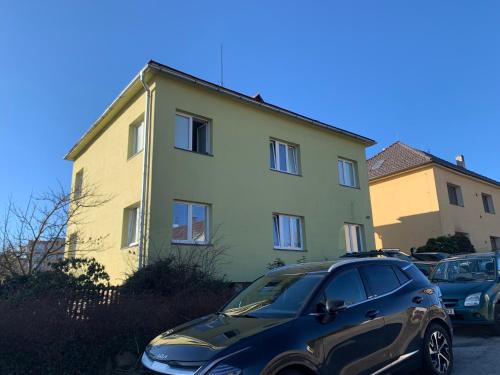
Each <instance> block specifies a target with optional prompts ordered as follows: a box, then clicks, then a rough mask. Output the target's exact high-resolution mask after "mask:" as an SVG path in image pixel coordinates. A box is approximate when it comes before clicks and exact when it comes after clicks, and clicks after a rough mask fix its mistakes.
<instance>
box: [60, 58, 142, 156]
mask: <svg viewBox="0 0 500 375" xmlns="http://www.w3.org/2000/svg"><path fill="white" fill-rule="evenodd" d="M148 68H149V63H148V64H146V65H145V66H144V67H143V68H142V69H141V70H140V71H139V73H137V74H136V75H135V76H134V78H132V80H131V81H130V82H129V83H128V84H127V86H125V88H124V89H123V90H122V91H121V92H120V94H118V96H117V97H116V98H115V99H114V100H113V102H112V103H111V104H110V105H108V106H107V107H106V109H105V110H104V112H103V113H102V114H101V115H100V116H99V117H98V119H97V120H96V121H94V123H93V124H92V125H91V126H90V128H89V129H88V130H87V131H86V132H85V133H84V134H83V135H82V136H81V137H80V139H79V140H78V141H77V142H76V143H75V144H74V145H73V147H71V149H70V150H69V151H68V152H67V154H66V155H65V156H64V159H65V160H75V158H76V156H77V155H78V154H79V152H80V151H81V150H82V149H83V148H84V147H85V146H86V145H87V144H88V143H90V141H91V140H92V139H93V136H92V133H93V132H97V131H98V130H99V129H98V127H99V124H101V122H102V121H103V120H104V119H105V118H106V116H108V114H109V113H110V112H111V111H113V110H114V109H115V108H117V107H118V106H119V105H120V104H121V102H122V101H124V98H125V97H126V94H127V93H128V92H129V91H130V89H131V88H132V87H133V86H134V84H136V83H137V82H139V79H140V76H141V73H144V72H146V70H147V69H148Z"/></svg>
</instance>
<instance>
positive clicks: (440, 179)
mask: <svg viewBox="0 0 500 375" xmlns="http://www.w3.org/2000/svg"><path fill="white" fill-rule="evenodd" d="M434 170H435V176H436V187H437V191H438V196H439V207H440V209H441V213H442V215H441V225H442V228H443V234H454V233H455V232H465V233H468V234H469V238H470V240H471V242H472V244H473V245H474V247H475V248H476V250H477V251H490V250H491V243H490V236H493V237H500V211H498V210H499V209H500V188H499V187H496V186H494V185H490V184H488V183H485V182H483V181H481V180H477V179H474V178H471V177H468V176H464V175H463V174H460V173H457V172H453V171H451V170H449V169H446V168H443V167H439V166H436V167H435V168H434ZM447 183H451V184H454V185H458V186H460V187H461V190H462V196H463V200H464V207H459V206H454V205H451V204H450V203H449V198H448V189H447ZM481 193H486V194H489V195H491V196H492V197H493V202H494V205H495V209H496V214H489V213H486V212H485V211H484V207H483V201H482V197H481Z"/></svg>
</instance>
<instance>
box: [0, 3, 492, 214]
mask: <svg viewBox="0 0 500 375" xmlns="http://www.w3.org/2000/svg"><path fill="white" fill-rule="evenodd" d="M221 42H222V43H223V44H224V50H225V54H224V64H225V79H224V80H225V85H226V86H227V87H230V88H232V89H235V90H238V91H242V92H244V93H247V94H254V93H256V92H260V93H261V94H262V95H263V97H264V99H265V100H266V101H268V102H271V103H274V104H277V105H280V106H283V107H285V108H288V109H291V110H293V111H296V112H299V113H302V114H305V115H308V116H311V117H313V118H317V119H319V120H322V121H325V122H328V123H331V124H334V125H336V126H339V127H341V128H345V129H348V130H351V131H354V132H357V133H360V134H363V135H366V136H368V137H371V138H374V139H375V140H377V141H378V144H377V145H376V146H374V147H371V148H370V149H369V150H368V155H372V154H374V153H375V152H378V151H379V150H380V149H381V148H382V147H384V146H387V145H388V144H390V143H392V142H394V141H396V140H402V141H404V142H406V143H409V144H411V145H413V146H415V147H418V148H421V149H423V150H426V151H431V152H433V153H435V154H437V155H438V156H441V157H443V158H446V159H449V160H453V158H454V156H455V155H456V154H458V153H463V154H465V156H466V161H467V165H468V167H469V168H471V169H473V170H475V171H477V172H479V173H482V174H485V175H488V176H490V177H492V178H495V179H498V180H500V167H499V164H500V152H499V147H498V145H499V141H500V2H498V1H480V2H478V1H467V2H466V1H401V0H395V1H343V2H340V1H329V2H326V1H324V2H319V1H314V2H313V1H304V2H302V3H299V2H297V1H290V0H288V1H247V2H242V1H224V2H222V1H215V0H213V1H203V2H202V1H159V0H158V1H132V0H130V1H123V0H106V1H102V0H95V1H90V0H88V1H63V0H61V1H51V0H44V1H29V2H28V1H18V0H0V116H1V117H0V145H1V152H2V157H1V158H0V176H1V178H0V181H1V183H0V206H2V205H3V202H5V201H6V200H7V198H8V196H9V195H11V194H12V195H13V196H14V198H15V199H19V200H22V199H24V198H25V197H26V195H27V194H29V193H30V191H32V190H34V191H43V190H45V189H46V188H47V187H48V186H54V184H55V183H56V181H57V180H59V181H61V182H62V183H63V184H66V185H69V180H70V171H71V163H70V162H68V161H64V160H63V155H64V154H65V153H66V151H67V150H68V149H69V148H70V147H71V146H72V145H73V144H74V143H75V141H76V140H77V139H78V138H79V137H80V136H81V135H82V134H83V132H84V131H85V130H86V129H87V128H88V127H89V126H90V125H91V123H92V122H93V121H94V120H95V119H96V118H97V117H98V116H99V115H100V114H101V113H102V112H103V110H104V109H105V107H106V106H107V105H108V104H109V103H110V102H111V101H112V100H113V99H114V98H115V96H116V95H117V94H118V93H119V92H120V90H121V89H122V88H123V87H124V86H125V85H126V84H127V83H128V82H129V81H130V79H131V78H132V77H133V76H134V75H135V74H136V73H137V72H138V71H139V69H140V68H141V67H142V66H144V64H145V63H146V62H147V61H148V60H150V59H154V60H157V61H159V62H162V63H164V64H167V65H170V66H172V67H175V68H178V69H180V70H183V71H186V72H189V73H191V74H194V75H196V76H200V77H202V78H204V79H207V80H210V81H214V82H218V80H219V46H220V43H221ZM332 168H335V167H334V166H332Z"/></svg>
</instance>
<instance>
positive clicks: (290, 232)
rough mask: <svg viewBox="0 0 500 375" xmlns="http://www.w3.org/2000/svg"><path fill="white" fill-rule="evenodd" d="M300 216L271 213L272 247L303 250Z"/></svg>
mask: <svg viewBox="0 0 500 375" xmlns="http://www.w3.org/2000/svg"><path fill="white" fill-rule="evenodd" d="M302 233H303V232H302V218H301V217H300V216H290V215H281V214H273V235H274V248H275V249H286V250H303V249H304V240H303V235H302Z"/></svg>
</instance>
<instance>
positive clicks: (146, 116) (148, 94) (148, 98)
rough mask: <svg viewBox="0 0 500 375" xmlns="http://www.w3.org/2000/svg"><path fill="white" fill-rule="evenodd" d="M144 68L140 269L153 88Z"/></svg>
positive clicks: (139, 266) (139, 263) (143, 241)
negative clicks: (147, 81)
mask: <svg viewBox="0 0 500 375" xmlns="http://www.w3.org/2000/svg"><path fill="white" fill-rule="evenodd" d="M146 69H147V67H146V68H144V69H143V70H141V72H140V74H139V79H140V80H141V83H142V87H144V90H145V91H146V109H145V111H144V149H143V162H142V184H141V206H140V221H139V246H138V247H139V249H138V253H139V254H138V256H139V259H138V269H141V268H142V267H143V266H144V253H145V251H144V243H145V240H144V234H145V228H144V227H145V219H146V212H145V211H146V196H147V184H148V175H149V168H148V164H149V163H148V162H149V127H150V125H149V123H150V119H149V118H150V107H151V90H150V88H149V86H148V85H147V84H146V82H145V80H144V71H145V70H146Z"/></svg>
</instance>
